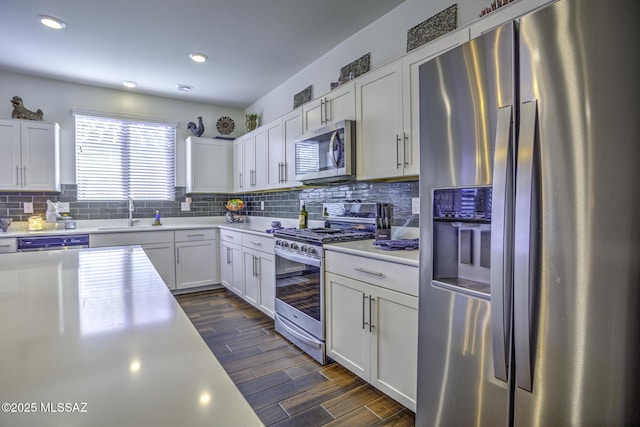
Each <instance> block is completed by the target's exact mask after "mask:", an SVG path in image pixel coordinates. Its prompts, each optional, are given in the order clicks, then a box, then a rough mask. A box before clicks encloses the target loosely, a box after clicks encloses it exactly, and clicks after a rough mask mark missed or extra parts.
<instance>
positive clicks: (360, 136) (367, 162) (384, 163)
mask: <svg viewBox="0 0 640 427" xmlns="http://www.w3.org/2000/svg"><path fill="white" fill-rule="evenodd" d="M356 117H357V118H356V175H357V177H358V179H360V180H367V179H375V178H390V177H396V176H402V175H404V167H405V165H406V164H407V161H408V159H407V158H406V155H405V147H406V145H407V139H408V135H407V133H406V132H405V131H404V128H403V119H402V63H401V62H400V61H397V62H394V63H392V64H390V65H387V66H385V67H382V68H379V69H377V70H375V71H370V72H368V73H367V74H365V75H364V76H361V77H360V78H359V79H358V80H357V81H356ZM409 160H410V159H409Z"/></svg>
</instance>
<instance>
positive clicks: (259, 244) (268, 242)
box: [242, 233, 273, 254]
mask: <svg viewBox="0 0 640 427" xmlns="http://www.w3.org/2000/svg"><path fill="white" fill-rule="evenodd" d="M242 246H244V247H245V248H251V249H255V250H257V251H262V252H267V253H269V254H272V253H273V238H272V237H265V236H257V235H255V234H250V233H242Z"/></svg>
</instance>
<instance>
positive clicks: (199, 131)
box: [187, 117, 204, 136]
mask: <svg viewBox="0 0 640 427" xmlns="http://www.w3.org/2000/svg"><path fill="white" fill-rule="evenodd" d="M187 128H189V130H190V131H191V133H192V134H194V135H195V136H202V134H203V133H204V124H202V117H198V126H196V124H195V123H193V122H189V123H187Z"/></svg>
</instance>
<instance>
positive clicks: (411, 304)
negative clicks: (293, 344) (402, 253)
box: [325, 251, 418, 411]
mask: <svg viewBox="0 0 640 427" xmlns="http://www.w3.org/2000/svg"><path fill="white" fill-rule="evenodd" d="M327 254H332V252H329V251H328V252H327ZM338 257H347V258H350V256H345V255H342V254H339V255H338ZM352 258H354V259H357V258H358V257H352ZM369 261H371V260H369ZM403 267H406V268H409V269H415V270H417V268H415V267H408V266H403ZM350 268H353V269H354V270H358V269H359V270H358V271H359V272H360V273H362V271H363V270H365V271H367V272H370V273H371V274H372V275H373V274H375V278H376V281H380V279H381V278H384V277H385V276H386V275H387V273H386V272H385V271H384V269H380V270H381V271H373V270H371V269H368V268H367V269H364V268H360V267H358V266H357V264H352V263H351V264H350ZM331 269H332V265H331V257H330V256H328V257H327V261H326V268H325V270H326V271H327V272H326V273H325V299H326V345H327V356H329V357H330V358H332V359H333V360H335V361H336V362H338V363H339V364H341V365H343V366H344V367H345V368H347V369H349V370H350V371H352V372H353V373H355V374H356V375H358V376H360V377H361V378H363V379H364V380H366V381H367V382H369V383H370V384H372V385H373V386H374V387H376V388H378V389H379V390H381V391H382V392H384V393H385V394H387V395H389V396H390V397H392V398H394V399H396V400H397V401H398V402H400V403H402V404H403V405H405V406H406V407H408V408H409V409H411V410H413V411H415V410H416V387H417V382H416V377H417V363H418V297H417V295H411V294H406V293H402V292H397V291H395V290H391V289H387V288H385V287H382V286H378V285H374V284H371V283H367V282H364V281H362V280H356V279H354V278H353V277H347V276H344V275H340V274H336V273H333V272H331V271H330V270H331ZM336 270H342V269H341V268H336ZM409 271H411V274H409V276H408V277H407V276H404V278H405V279H410V278H412V277H413V276H414V275H413V271H412V270H409ZM340 273H343V274H344V273H345V272H344V271H340ZM416 277H417V274H416ZM416 285H417V282H416Z"/></svg>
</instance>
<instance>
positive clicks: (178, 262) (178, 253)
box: [176, 247, 180, 264]
mask: <svg viewBox="0 0 640 427" xmlns="http://www.w3.org/2000/svg"><path fill="white" fill-rule="evenodd" d="M176 264H180V248H179V247H178V248H176Z"/></svg>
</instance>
